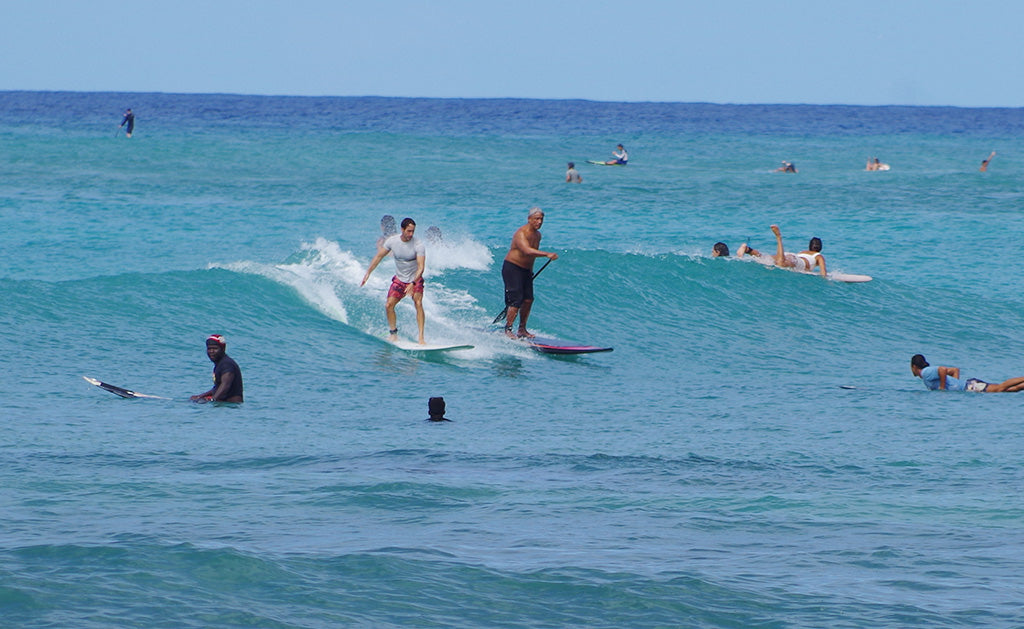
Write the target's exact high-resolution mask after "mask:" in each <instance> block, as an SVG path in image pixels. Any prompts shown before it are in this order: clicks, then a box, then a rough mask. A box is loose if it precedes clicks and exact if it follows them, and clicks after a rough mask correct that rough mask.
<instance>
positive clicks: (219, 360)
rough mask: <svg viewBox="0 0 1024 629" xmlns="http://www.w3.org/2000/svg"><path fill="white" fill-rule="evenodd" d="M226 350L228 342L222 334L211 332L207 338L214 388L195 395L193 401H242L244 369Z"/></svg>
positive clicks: (207, 351)
mask: <svg viewBox="0 0 1024 629" xmlns="http://www.w3.org/2000/svg"><path fill="white" fill-rule="evenodd" d="M226 351H227V343H225V342H224V337H223V336H221V335H220V334H211V335H210V336H209V338H207V339H206V355H207V356H209V357H210V360H211V361H213V388H212V389H210V390H209V391H207V392H206V393H200V394H199V395H193V396H192V401H193V402H241V401H242V370H241V369H240V368H239V367H238V363H236V362H235V361H234V360H233V359H232V358H231V357H230V356H228V355H227V353H226Z"/></svg>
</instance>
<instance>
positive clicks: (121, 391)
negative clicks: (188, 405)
mask: <svg viewBox="0 0 1024 629" xmlns="http://www.w3.org/2000/svg"><path fill="white" fill-rule="evenodd" d="M82 378H84V379H85V381H86V382H88V383H89V384H91V385H94V386H97V387H99V388H101V389H103V390H104V391H110V392H111V393H113V394H114V395H117V396H120V397H123V398H149V399H151V400H169V399H171V398H167V397H161V396H159V395H147V394H146V393H139V392H138V391H132V390H131V389H125V388H124V387H119V386H115V385H113V384H107V383H106V382H103V381H102V380H97V379H96V378H90V377H89V376H82Z"/></svg>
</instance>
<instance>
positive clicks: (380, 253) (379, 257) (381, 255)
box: [359, 247, 423, 286]
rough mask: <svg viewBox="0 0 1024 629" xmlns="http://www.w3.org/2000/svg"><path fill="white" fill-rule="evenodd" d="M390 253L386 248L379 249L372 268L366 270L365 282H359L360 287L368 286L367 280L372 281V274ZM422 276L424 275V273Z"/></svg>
mask: <svg viewBox="0 0 1024 629" xmlns="http://www.w3.org/2000/svg"><path fill="white" fill-rule="evenodd" d="M388 253H389V252H388V250H387V249H385V248H384V247H381V248H379V249H377V255H375V256H373V260H372V261H371V262H370V268H368V269H366V275H364V276H363V281H362V282H359V285H360V286H363V285H364V284H366V280H368V279H370V273H373V270H374V269H376V268H377V265H378V264H380V261H381V260H383V259H384V256H386V255H388ZM420 274H421V275H422V274H423V273H422V271H421V272H420Z"/></svg>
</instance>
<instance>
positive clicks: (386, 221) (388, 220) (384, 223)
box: [380, 214, 398, 236]
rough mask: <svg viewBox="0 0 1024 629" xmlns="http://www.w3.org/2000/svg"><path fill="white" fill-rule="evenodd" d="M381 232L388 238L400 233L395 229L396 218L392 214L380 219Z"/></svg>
mask: <svg viewBox="0 0 1024 629" xmlns="http://www.w3.org/2000/svg"><path fill="white" fill-rule="evenodd" d="M380 231H381V232H382V233H383V234H385V235H387V236H390V235H391V234H394V233H396V232H398V228H397V227H395V217H394V216H391V215H390V214H385V215H384V216H382V217H380Z"/></svg>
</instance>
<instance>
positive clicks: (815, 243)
mask: <svg viewBox="0 0 1024 629" xmlns="http://www.w3.org/2000/svg"><path fill="white" fill-rule="evenodd" d="M807 248H808V249H809V250H811V251H821V238H818V237H817V236H815V237H814V238H811V242H810V243H808V244H807Z"/></svg>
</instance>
